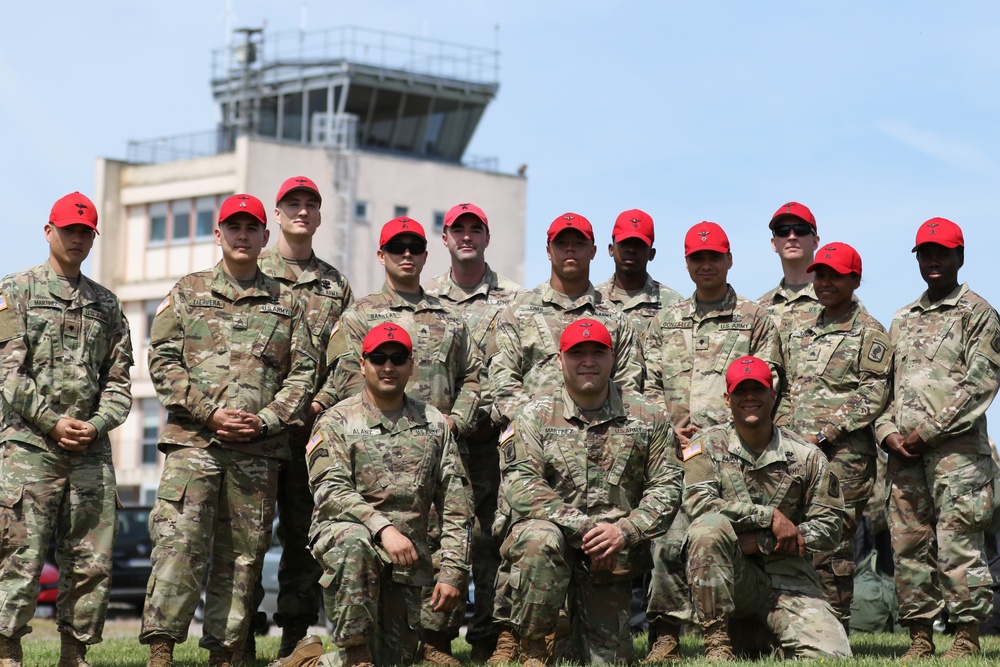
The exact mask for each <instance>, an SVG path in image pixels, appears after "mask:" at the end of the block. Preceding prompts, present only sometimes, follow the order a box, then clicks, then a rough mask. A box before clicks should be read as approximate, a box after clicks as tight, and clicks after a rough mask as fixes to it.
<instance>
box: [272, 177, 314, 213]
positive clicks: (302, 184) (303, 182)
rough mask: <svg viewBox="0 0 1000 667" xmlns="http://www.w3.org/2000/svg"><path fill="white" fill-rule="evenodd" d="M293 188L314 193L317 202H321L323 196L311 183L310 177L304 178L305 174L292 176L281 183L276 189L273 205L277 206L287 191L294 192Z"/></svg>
mask: <svg viewBox="0 0 1000 667" xmlns="http://www.w3.org/2000/svg"><path fill="white" fill-rule="evenodd" d="M295 190H305V191H306V192H309V193H312V194H314V195H316V199H318V200H319V203H320V204H322V203H323V197H321V196H320V194H319V188H318V187H316V184H315V183H313V181H312V179H311V178H306V177H305V176H292V177H291V178H289V179H288V180H286V181H285V182H284V183H282V184H281V188H279V189H278V196H277V197H276V198H275V200H274V205H275V206H277V205H278V204H280V203H281V200H282V199H284V198H285V195H287V194H288V193H289V192H294V191H295Z"/></svg>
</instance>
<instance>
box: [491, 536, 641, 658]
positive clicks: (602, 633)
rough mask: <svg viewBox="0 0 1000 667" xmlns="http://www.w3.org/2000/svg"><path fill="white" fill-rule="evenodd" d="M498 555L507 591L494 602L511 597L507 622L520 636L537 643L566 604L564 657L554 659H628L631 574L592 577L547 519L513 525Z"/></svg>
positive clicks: (580, 556) (584, 559) (584, 562)
mask: <svg viewBox="0 0 1000 667" xmlns="http://www.w3.org/2000/svg"><path fill="white" fill-rule="evenodd" d="M500 555H501V556H502V557H503V562H502V564H501V566H500V567H501V571H502V572H504V573H505V575H506V576H505V577H503V578H502V582H503V584H504V586H505V587H507V590H498V591H497V599H498V600H500V599H503V598H508V599H510V601H511V608H510V622H511V625H512V627H513V628H515V629H516V630H517V631H518V633H519V634H520V635H521V637H524V638H530V639H537V638H541V637H544V636H545V635H547V634H549V633H551V632H552V631H553V630H555V629H556V625H557V623H558V621H559V610H560V608H561V607H562V606H563V603H564V602H566V603H567V606H568V610H569V618H570V637H569V642H568V645H567V651H568V655H566V656H555V659H556V660H559V659H571V660H573V661H579V662H582V663H583V664H590V663H594V664H607V663H614V662H631V661H632V659H633V651H632V636H631V628H630V627H629V602H630V601H631V599H632V576H633V574H634V573H629V574H626V575H624V576H620V577H616V578H613V577H611V576H610V575H607V576H606V577H603V576H602V577H600V578H599V577H598V576H594V575H591V574H590V573H589V572H588V571H587V568H586V565H587V562H588V561H589V559H588V558H587V557H586V556H585V555H583V553H581V552H580V551H579V550H577V549H573V548H571V547H570V546H569V544H568V542H567V540H566V537H565V536H564V535H563V532H562V530H560V529H559V527H558V526H556V525H555V524H553V523H551V522H549V521H540V520H525V521H519V522H518V523H516V524H514V526H513V527H511V530H510V533H509V534H508V535H507V538H506V539H505V540H504V542H503V544H502V545H501V546H500ZM603 574H605V573H598V575H603Z"/></svg>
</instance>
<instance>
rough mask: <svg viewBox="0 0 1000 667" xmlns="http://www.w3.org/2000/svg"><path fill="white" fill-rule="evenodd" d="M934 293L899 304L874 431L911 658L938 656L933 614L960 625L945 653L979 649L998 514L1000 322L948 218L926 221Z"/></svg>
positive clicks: (920, 240) (922, 253)
mask: <svg viewBox="0 0 1000 667" xmlns="http://www.w3.org/2000/svg"><path fill="white" fill-rule="evenodd" d="M913 250H914V252H916V253H917V264H918V266H919V267H920V275H921V277H922V278H923V279H924V282H925V283H927V291H926V292H924V293H923V294H922V295H921V296H920V298H919V299H918V300H917V301H915V302H913V303H912V304H910V305H908V306H906V307H905V308H902V309H900V310H898V311H897V312H896V315H895V317H894V318H893V321H892V327H891V328H890V330H889V336H890V338H891V339H892V344H893V348H894V350H895V354H894V355H893V380H892V382H893V384H892V395H891V398H890V400H889V407H888V408H887V409H886V411H885V412H884V413H883V414H882V416H881V417H880V418H879V419H878V420H877V421H876V424H875V425H876V430H875V433H876V437H877V441H878V442H879V443H881V446H882V448H883V449H885V450H886V451H887V452H889V465H888V470H887V475H888V478H889V479H888V482H889V530H890V533H891V534H892V548H893V558H894V562H895V566H896V593H897V596H898V597H899V620H900V623H901V624H902V625H904V626H907V627H908V628H909V630H910V649H909V650H908V651H907V653H906V654H905V655H904V658H907V659H910V658H920V657H928V656H932V655H933V654H934V642H933V626H932V623H933V621H934V619H935V618H936V617H937V616H938V614H939V613H940V612H941V610H942V609H947V610H948V620H949V621H950V622H952V623H955V624H956V632H955V641H954V643H953V644H952V647H951V649H949V650H948V652H947V653H945V657H947V658H961V657H967V656H974V655H978V654H979V652H980V647H979V623H980V622H982V621H985V620H986V619H987V618H989V616H990V613H991V611H992V608H993V593H992V591H991V590H990V583H991V581H992V579H991V577H990V571H989V568H988V566H987V560H986V556H985V553H984V551H983V549H984V538H983V530H984V529H985V528H986V526H987V525H988V524H989V523H990V517H991V514H992V511H993V494H994V490H993V484H992V480H993V478H994V477H995V476H996V473H997V466H996V464H995V463H993V459H992V457H991V456H990V444H989V437H988V435H987V430H986V409H987V408H988V407H989V405H990V403H991V402H992V401H993V398H994V397H995V396H996V393H997V388H998V376H997V373H998V371H1000V324H998V320H997V313H996V311H995V310H994V309H993V308H992V307H991V306H990V304H989V303H987V302H986V300H985V299H983V298H982V297H981V296H979V295H978V294H976V293H975V292H973V291H972V290H970V289H969V287H968V285H964V284H963V285H960V284H959V282H958V271H959V269H960V268H961V267H962V264H963V262H964V261H965V240H964V238H963V236H962V230H961V229H960V228H959V226H958V225H956V224H955V223H954V222H951V221H950V220H945V219H944V218H932V219H930V220H928V221H927V222H925V223H923V224H922V225H921V226H920V229H919V230H918V231H917V242H916V245H915V246H914V248H913Z"/></svg>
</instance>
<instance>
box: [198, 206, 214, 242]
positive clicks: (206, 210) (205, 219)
mask: <svg viewBox="0 0 1000 667" xmlns="http://www.w3.org/2000/svg"><path fill="white" fill-rule="evenodd" d="M194 206H195V229H194V234H195V238H198V239H204V238H207V237H211V236H212V235H213V233H214V232H215V197H198V199H196V200H195V204H194Z"/></svg>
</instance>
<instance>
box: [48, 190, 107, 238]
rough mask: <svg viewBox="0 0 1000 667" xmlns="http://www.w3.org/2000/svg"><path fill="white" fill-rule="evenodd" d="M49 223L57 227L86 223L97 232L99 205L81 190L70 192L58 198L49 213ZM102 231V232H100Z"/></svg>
mask: <svg viewBox="0 0 1000 667" xmlns="http://www.w3.org/2000/svg"><path fill="white" fill-rule="evenodd" d="M49 223H50V224H53V225H55V226H56V227H68V226H70V225H86V226H87V227H90V228H91V229H93V230H94V231H95V232H96V231H97V207H96V206H94V202H92V201H90V199H88V198H87V196H86V195H83V194H80V193H79V192H71V193H70V194H68V195H66V196H65V197H62V198H60V199H57V200H56V203H55V204H53V205H52V211H51V212H50V213H49ZM98 233H100V232H98Z"/></svg>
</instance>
